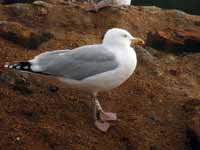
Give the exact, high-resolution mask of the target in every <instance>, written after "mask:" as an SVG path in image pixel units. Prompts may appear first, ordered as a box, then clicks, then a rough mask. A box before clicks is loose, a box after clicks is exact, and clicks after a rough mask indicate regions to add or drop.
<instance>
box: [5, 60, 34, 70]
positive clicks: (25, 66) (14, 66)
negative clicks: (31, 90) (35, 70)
mask: <svg viewBox="0 0 200 150" xmlns="http://www.w3.org/2000/svg"><path fill="white" fill-rule="evenodd" d="M4 67H5V68H9V69H16V70H22V71H30V72H32V70H31V63H30V62H19V63H17V64H8V63H7V64H5V65H4Z"/></svg>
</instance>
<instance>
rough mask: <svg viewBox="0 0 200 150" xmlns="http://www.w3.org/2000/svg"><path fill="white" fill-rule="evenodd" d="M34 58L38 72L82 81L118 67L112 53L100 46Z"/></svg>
mask: <svg viewBox="0 0 200 150" xmlns="http://www.w3.org/2000/svg"><path fill="white" fill-rule="evenodd" d="M36 58H37V63H36V64H35V65H38V66H39V67H40V71H39V72H42V73H46V74H50V75H55V76H62V77H65V78H69V79H73V80H82V79H84V78H87V77H90V76H93V75H96V74H100V73H103V72H106V71H110V70H113V69H115V68H117V66H118V62H117V61H116V58H115V56H114V55H113V53H112V52H110V51H108V50H107V49H106V48H105V47H103V46H102V45H91V46H84V47H80V48H77V49H74V50H70V51H66V52H63V51H62V52H61V53H54V54H53V55H46V56H45V55H44V56H43V57H36Z"/></svg>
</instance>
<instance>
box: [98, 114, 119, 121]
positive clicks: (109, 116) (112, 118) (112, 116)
mask: <svg viewBox="0 0 200 150" xmlns="http://www.w3.org/2000/svg"><path fill="white" fill-rule="evenodd" d="M100 118H101V120H103V121H115V120H117V114H116V113H112V112H100Z"/></svg>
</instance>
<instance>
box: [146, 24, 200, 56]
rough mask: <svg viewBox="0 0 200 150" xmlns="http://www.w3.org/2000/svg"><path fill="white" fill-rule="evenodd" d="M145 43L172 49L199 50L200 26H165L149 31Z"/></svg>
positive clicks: (159, 47)
mask: <svg viewBox="0 0 200 150" xmlns="http://www.w3.org/2000/svg"><path fill="white" fill-rule="evenodd" d="M147 45H149V46H152V47H154V48H158V49H167V50H172V51H177V50H178V51H177V52H180V51H188V52H189V51H191V52H198V51H200V27H192V28H166V29H164V30H161V31H156V32H149V34H148V36H147Z"/></svg>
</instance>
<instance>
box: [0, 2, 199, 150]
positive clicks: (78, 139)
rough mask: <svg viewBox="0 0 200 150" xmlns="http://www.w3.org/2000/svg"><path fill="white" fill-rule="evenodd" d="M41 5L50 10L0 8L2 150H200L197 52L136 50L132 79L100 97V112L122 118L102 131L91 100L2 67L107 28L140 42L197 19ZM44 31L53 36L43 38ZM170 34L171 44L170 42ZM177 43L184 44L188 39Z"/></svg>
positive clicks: (153, 11) (151, 10)
mask: <svg viewBox="0 0 200 150" xmlns="http://www.w3.org/2000/svg"><path fill="white" fill-rule="evenodd" d="M45 2H46V3H49V4H50V5H51V7H47V5H46V3H45V5H35V4H32V3H23V4H22V3H21V4H19V3H16V4H9V5H0V21H1V24H0V26H1V28H0V30H1V33H0V57H1V61H0V136H1V139H0V149H3V150H13V149H15V150H22V149H25V150H65V149H73V150H82V149H83V150H91V149H94V150H111V149H112V150H166V149H170V150H197V149H199V148H200V144H199V101H200V93H199V90H200V70H199V68H200V54H199V53H198V52H199V51H197V53H191V52H190V53H188V52H187V51H186V52H185V51H184V50H183V51H182V49H179V52H181V53H182V52H184V53H183V54H182V55H177V54H176V53H174V52H173V53H172V51H176V50H177V49H176V47H170V49H169V50H164V48H163V47H156V49H155V47H153V46H151V45H146V46H145V47H135V49H136V52H137V56H138V66H137V69H136V71H135V73H134V75H133V76H132V77H131V78H130V79H129V80H128V81H127V82H126V83H125V84H123V85H122V86H121V87H119V88H117V89H115V90H112V91H110V92H106V93H101V94H100V95H99V99H100V101H101V103H102V105H103V106H104V107H105V109H106V110H110V111H113V112H117V113H118V116H119V118H120V121H118V122H113V124H112V127H111V128H110V130H109V131H108V133H106V134H105V133H101V132H100V131H98V130H97V129H96V128H95V127H94V125H93V120H92V114H91V107H92V106H91V96H90V95H88V94H86V93H83V92H81V91H77V90H76V89H70V88H69V87H66V86H65V85H63V84H62V83H60V82H58V81H57V80H54V79H51V78H47V77H44V76H36V75H34V74H22V73H20V72H15V71H9V70H6V69H4V68H3V65H4V64H5V62H14V61H18V60H27V59H30V58H32V57H33V56H35V55H36V54H39V53H41V52H44V51H47V50H54V49H64V48H74V47H77V46H81V45H85V44H93V43H99V42H101V39H102V36H103V34H104V33H105V31H106V30H107V29H109V28H112V27H121V28H124V29H127V30H128V31H129V32H130V33H132V34H133V35H134V36H138V37H141V38H143V39H149V36H148V35H149V34H150V33H153V32H154V33H159V32H160V31H166V28H170V29H173V30H174V29H180V30H181V31H185V29H190V30H193V29H197V28H198V27H199V22H200V17H199V16H192V15H188V14H186V13H183V12H180V11H176V10H171V11H169V10H162V9H159V8H156V7H133V6H132V7H129V8H127V9H125V10H122V9H118V8H112V7H111V8H106V9H104V10H102V11H100V12H98V13H91V12H87V11H86V9H87V8H88V7H89V5H88V4H80V3H75V4H73V5H72V4H67V3H63V2H62V3H61V2H60V1H57V0H54V1H53V0H46V1H45ZM50 5H49V6H50ZM2 25H3V26H2ZM180 30H178V32H179V31H180ZM44 33H48V34H49V35H51V38H48V40H41V36H42V35H43V34H44ZM181 33H182V32H181ZM191 34H192V32H190V34H189V37H191ZM194 34H196V32H195V33H194ZM33 35H35V40H36V41H37V40H38V41H42V42H39V44H36V45H37V46H33V47H32V46H31V48H30V47H29V44H27V43H30V44H32V42H31V41H32V40H30V39H31V38H32V36H33ZM192 35H193V34H192ZM13 36H14V37H15V38H14V40H13ZM195 36H196V35H195ZM169 37H170V38H169V41H170V39H171V38H172V39H174V38H175V37H174V35H173V36H172V37H171V35H170V36H169ZM177 38H178V41H179V42H182V40H183V39H187V38H188V34H184V38H180V37H179V36H178V37H177ZM45 39H46V38H45ZM158 40H159V39H158ZM23 41H24V42H23ZM28 41H29V42H28ZM33 41H34V40H33ZM147 41H148V40H147ZM166 41H167V40H166ZM25 43H26V44H25ZM36 43H37V42H36ZM147 43H148V42H147ZM192 43H193V42H192ZM172 48H173V49H172ZM29 49H31V50H29ZM198 49H199V48H198ZM28 50H29V51H28ZM191 51H193V50H191Z"/></svg>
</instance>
